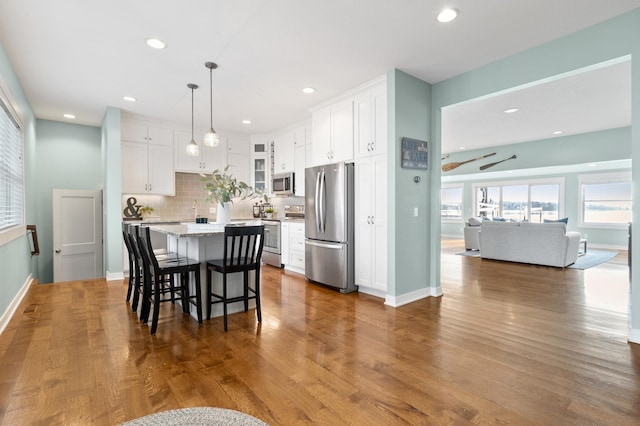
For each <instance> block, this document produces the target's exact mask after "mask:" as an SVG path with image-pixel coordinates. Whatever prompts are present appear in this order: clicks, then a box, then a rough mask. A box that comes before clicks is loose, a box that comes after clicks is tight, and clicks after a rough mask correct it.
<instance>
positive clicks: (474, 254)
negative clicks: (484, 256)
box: [456, 250, 480, 257]
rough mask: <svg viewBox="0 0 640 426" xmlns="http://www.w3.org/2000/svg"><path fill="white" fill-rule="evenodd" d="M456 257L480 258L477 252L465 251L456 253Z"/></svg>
mask: <svg viewBox="0 0 640 426" xmlns="http://www.w3.org/2000/svg"><path fill="white" fill-rule="evenodd" d="M456 254H457V255H458V256H469V257H480V251H479V250H466V251H462V252H460V253H456Z"/></svg>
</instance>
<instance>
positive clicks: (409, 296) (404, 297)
mask: <svg viewBox="0 0 640 426" xmlns="http://www.w3.org/2000/svg"><path fill="white" fill-rule="evenodd" d="M440 296H442V287H427V288H421V289H420V290H416V291H412V292H411V293H406V294H401V295H400V296H390V295H387V297H386V300H385V301H384V304H385V305H388V306H392V307H394V308H397V307H398V306H402V305H406V304H408V303H411V302H415V301H416V300H420V299H424V298H426V297H440Z"/></svg>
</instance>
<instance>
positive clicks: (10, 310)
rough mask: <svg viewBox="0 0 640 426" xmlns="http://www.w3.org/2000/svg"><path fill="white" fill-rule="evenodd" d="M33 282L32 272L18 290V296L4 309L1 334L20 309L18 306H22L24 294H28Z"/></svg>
mask: <svg viewBox="0 0 640 426" xmlns="http://www.w3.org/2000/svg"><path fill="white" fill-rule="evenodd" d="M32 283H33V277H32V276H31V274H29V276H28V277H27V280H26V281H25V282H24V284H23V285H22V287H21V288H20V290H19V291H18V294H16V297H14V298H13V300H12V301H11V303H10V304H9V306H8V307H7V310H6V311H4V313H3V314H2V316H1V317H0V334H2V333H4V330H5V328H7V326H8V325H9V322H10V321H11V318H13V314H15V313H16V310H18V306H20V303H22V299H24V296H25V295H26V294H27V291H28V290H29V287H30V286H31V284H32Z"/></svg>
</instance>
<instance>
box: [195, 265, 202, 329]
mask: <svg viewBox="0 0 640 426" xmlns="http://www.w3.org/2000/svg"><path fill="white" fill-rule="evenodd" d="M193 272H194V275H195V287H196V313H197V314H198V324H202V297H201V296H202V295H201V294H200V293H202V291H201V289H200V266H199V265H198V266H197V267H196V268H195V269H194V270H193Z"/></svg>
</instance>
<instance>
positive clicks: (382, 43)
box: [0, 0, 640, 152]
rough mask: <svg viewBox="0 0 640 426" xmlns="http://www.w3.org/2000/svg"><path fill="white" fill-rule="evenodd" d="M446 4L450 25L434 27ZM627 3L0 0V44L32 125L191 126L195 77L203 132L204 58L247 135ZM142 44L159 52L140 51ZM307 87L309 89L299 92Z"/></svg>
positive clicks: (223, 124)
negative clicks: (367, 87) (123, 117)
mask: <svg viewBox="0 0 640 426" xmlns="http://www.w3.org/2000/svg"><path fill="white" fill-rule="evenodd" d="M444 6H454V7H456V8H458V9H459V10H460V17H459V18H458V19H457V20H455V21H454V22H452V23H450V24H440V23H438V22H436V20H435V17H436V15H437V13H438V11H439V10H440V9H441V8H442V7H444ZM637 7H640V0H616V1H613V2H604V1H602V0H562V1H558V0H519V1H505V0H483V1H477V0H443V1H440V0H430V1H424V0H402V1H401V2H398V1H391V0H367V1H363V0H360V1H355V0H324V1H308V0H242V1H228V0H227V1H225V0H190V1H187V2H179V1H175V0H136V1H131V0H111V1H102V2H96V1H86V0H62V1H39V0H2V1H0V41H1V42H2V45H3V46H4V48H5V50H6V51H7V54H8V56H9V58H10V60H11V62H12V65H13V67H14V69H15V70H16V73H17V74H18V77H19V79H20V83H21V84H22V87H23V88H24V90H25V92H26V95H27V97H28V99H29V102H30V103H31V106H32V107H33V109H34V112H35V114H36V116H37V117H38V118H42V119H49V120H56V121H64V120H65V119H64V118H62V115H63V114H64V113H73V114H75V115H76V116H77V118H76V120H75V121H74V122H76V123H80V124H87V125H93V126H97V125H100V123H101V121H102V118H103V115H104V112H105V107H107V106H113V107H118V108H121V109H123V110H125V111H127V112H130V113H133V114H139V115H144V116H148V117H152V118H156V119H160V120H168V121H172V122H178V123H185V124H186V125H187V126H189V125H190V121H191V98H190V91H189V89H187V83H196V84H198V85H200V87H201V88H200V89H199V90H197V91H196V94H195V96H196V104H195V110H196V116H195V122H196V127H197V128H200V129H204V128H206V127H208V123H209V72H208V70H207V69H206V68H205V67H204V62H206V61H214V62H216V63H218V65H219V68H218V69H217V70H215V71H214V73H213V114H214V126H215V127H216V128H217V129H224V130H228V131H238V132H244V133H252V134H255V133H268V132H272V131H275V130H277V129H280V128H283V127H286V126H288V125H291V124H293V123H297V122H300V121H302V120H305V119H307V118H309V116H310V115H309V112H308V109H309V108H310V107H313V106H314V105H317V104H319V103H321V102H323V101H325V100H327V99H329V98H331V97H334V96H336V95H338V94H340V93H343V92H345V91H347V90H349V89H351V88H353V87H355V86H358V85H360V84H362V83H365V82H367V81H370V80H372V79H374V78H376V77H378V76H381V75H383V74H385V73H386V72H387V71H388V70H390V69H393V68H397V69H400V70H402V71H404V72H407V73H409V74H412V75H414V76H416V77H418V78H421V79H423V80H425V81H427V82H430V83H437V82H439V81H442V80H444V79H447V78H450V77H453V76H455V75H458V74H461V73H463V72H466V71H469V70H472V69H475V68H477V67H479V66H482V65H485V64H487V63H490V62H493V61H495V60H498V59H501V58H504V57H507V56H510V55H512V54H514V53H517V52H520V51H522V50H525V49H527V48H529V47H533V46H536V45H540V44H542V43H545V42H547V41H550V40H552V39H555V38H558V37H561V36H564V35H566V34H569V33H572V32H575V31H578V30H580V29H583V28H586V27H589V26H591V25H593V24H595V23H598V22H601V21H604V20H606V19H609V18H611V17H614V16H617V15H620V14H622V13H624V12H627V11H629V10H631V9H634V8H637ZM151 36H155V37H159V38H161V39H163V40H165V41H166V42H167V43H168V47H167V48H166V49H164V50H161V51H158V50H152V49H150V48H149V47H147V46H146V45H145V43H144V39H145V38H146V37H151ZM305 86H314V87H315V88H316V89H317V92H316V93H315V94H313V95H304V94H302V93H301V88H302V87H305ZM124 95H130V96H134V97H136V98H138V102H136V103H127V102H125V101H123V100H122V96H124ZM521 105H525V104H524V103H521ZM242 119H250V120H252V121H253V124H251V125H248V126H247V125H243V124H241V120H242ZM466 138H467V136H463V139H466ZM465 143H467V142H465ZM445 152H446V149H445Z"/></svg>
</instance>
